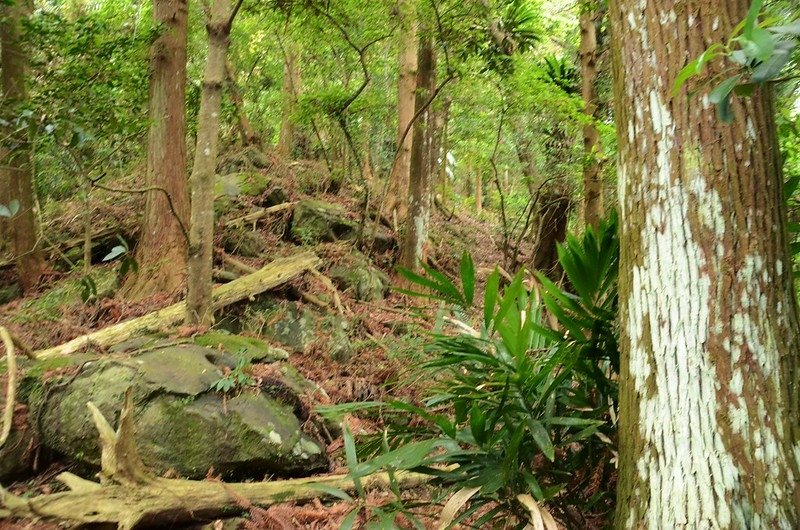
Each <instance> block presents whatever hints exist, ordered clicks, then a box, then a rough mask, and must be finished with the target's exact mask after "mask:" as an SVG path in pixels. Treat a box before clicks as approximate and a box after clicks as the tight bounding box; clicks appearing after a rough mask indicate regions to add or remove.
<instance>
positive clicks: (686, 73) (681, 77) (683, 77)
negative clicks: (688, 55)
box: [672, 59, 700, 96]
mask: <svg viewBox="0 0 800 530" xmlns="http://www.w3.org/2000/svg"><path fill="white" fill-rule="evenodd" d="M699 62H700V61H699V60H698V59H695V60H694V61H692V62H690V63H689V64H687V65H686V66H684V67H683V68H682V69H681V71H680V72H678V77H676V78H675V83H673V85H672V95H673V96H677V95H678V94H679V93H680V91H681V88H683V85H684V84H685V83H686V81H688V80H689V79H690V78H691V77H693V76H695V75H697V65H698V64H699Z"/></svg>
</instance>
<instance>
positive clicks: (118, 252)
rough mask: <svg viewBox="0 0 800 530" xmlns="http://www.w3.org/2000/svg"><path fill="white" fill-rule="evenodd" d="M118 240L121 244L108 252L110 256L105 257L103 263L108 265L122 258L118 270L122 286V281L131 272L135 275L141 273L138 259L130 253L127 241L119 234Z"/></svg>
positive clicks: (118, 277)
mask: <svg viewBox="0 0 800 530" xmlns="http://www.w3.org/2000/svg"><path fill="white" fill-rule="evenodd" d="M117 239H118V240H119V242H120V244H119V245H116V246H115V247H114V248H112V249H111V250H110V251H109V252H108V254H106V255H105V256H103V260H102V261H103V263H107V262H110V261H113V260H115V259H117V258H120V263H119V268H118V269H117V283H118V284H121V283H122V279H123V278H124V277H125V275H126V274H128V273H129V272H133V273H134V274H135V273H137V272H139V264H138V263H137V261H136V258H135V257H134V256H133V253H132V252H131V251H130V247H129V246H128V242H127V241H125V239H124V238H123V237H122V236H120V235H119V234H117Z"/></svg>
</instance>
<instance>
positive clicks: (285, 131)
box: [278, 39, 301, 157]
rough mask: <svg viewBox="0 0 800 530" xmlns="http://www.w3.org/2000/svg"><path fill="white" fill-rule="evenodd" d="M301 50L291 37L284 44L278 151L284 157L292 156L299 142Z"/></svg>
mask: <svg viewBox="0 0 800 530" xmlns="http://www.w3.org/2000/svg"><path fill="white" fill-rule="evenodd" d="M299 61H300V50H299V48H298V46H297V44H296V43H295V42H293V41H292V40H291V39H290V40H289V41H287V43H286V45H285V46H284V59H283V89H282V92H281V93H282V94H283V95H282V98H281V101H282V103H281V131H280V136H279V138H278V153H279V154H280V155H282V156H284V157H290V156H292V152H293V151H294V148H295V145H296V144H297V138H296V135H297V133H296V132H295V123H294V112H295V107H297V98H298V97H300V83H301V80H300V65H299V64H298V62H299Z"/></svg>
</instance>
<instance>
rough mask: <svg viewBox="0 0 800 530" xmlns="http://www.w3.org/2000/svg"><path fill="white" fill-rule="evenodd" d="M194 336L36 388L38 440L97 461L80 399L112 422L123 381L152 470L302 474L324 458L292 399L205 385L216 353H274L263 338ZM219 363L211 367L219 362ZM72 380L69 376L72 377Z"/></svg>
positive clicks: (217, 372)
mask: <svg viewBox="0 0 800 530" xmlns="http://www.w3.org/2000/svg"><path fill="white" fill-rule="evenodd" d="M198 342H200V343H207V344H215V343H216V344H215V345H219V344H225V345H224V347H223V349H216V348H214V349H212V348H207V347H204V346H201V345H199V344H173V345H166V346H164V347H159V348H157V349H150V350H149V351H146V352H144V353H141V354H139V355H134V356H133V357H130V358H104V359H101V360H97V361H96V362H92V363H88V364H83V365H82V371H81V372H80V373H78V374H77V375H75V376H68V377H66V378H64V381H61V382H57V381H51V382H49V383H48V385H47V386H46V387H45V390H44V392H41V393H37V394H35V395H32V398H31V410H32V413H33V414H34V415H35V416H36V417H39V418H40V421H39V425H41V433H40V436H41V441H42V443H43V445H44V446H45V447H47V448H49V449H50V450H52V451H55V452H57V453H59V454H62V455H64V456H65V457H66V458H67V459H68V460H71V461H74V462H76V463H79V464H84V465H89V466H93V467H96V466H97V465H98V464H99V458H100V451H99V446H98V442H97V433H96V431H95V428H94V425H93V423H92V421H91V418H90V415H89V411H88V409H87V407H86V403H87V402H88V401H91V402H92V403H94V404H95V405H96V406H97V407H98V408H99V409H100V411H101V412H102V413H103V414H104V415H105V416H106V418H108V419H109V420H111V422H112V423H114V421H115V420H116V418H117V417H118V415H119V412H120V409H121V405H122V402H123V397H124V394H125V391H126V389H127V388H128V387H133V396H134V403H135V410H136V430H137V436H136V438H137V439H136V441H137V446H138V448H139V452H140V454H141V456H142V460H143V461H144V463H145V465H146V466H148V467H149V468H150V469H151V470H153V471H154V472H155V473H159V474H160V473H164V472H166V471H168V470H170V469H173V470H175V471H177V472H178V473H179V474H180V475H182V476H185V477H190V478H200V477H203V476H205V474H206V473H207V471H208V469H210V468H213V469H214V470H215V471H216V472H218V473H221V474H222V475H223V476H225V477H236V478H254V479H261V478H263V476H264V475H265V474H278V475H302V474H308V473H313V472H314V471H317V470H320V469H323V468H324V467H325V466H326V465H327V458H326V456H325V451H324V450H323V448H322V447H321V445H320V444H319V443H318V442H316V441H314V440H313V439H311V438H309V437H308V436H306V435H305V434H303V433H302V431H301V428H300V420H299V419H298V418H297V417H296V416H295V414H294V408H293V405H292V404H291V403H289V404H287V403H284V402H282V401H278V400H276V399H273V398H271V397H269V396H268V395H267V394H266V393H256V392H251V391H250V390H249V389H247V388H239V389H234V391H232V392H231V394H229V396H228V397H227V398H226V399H224V398H223V396H222V395H221V394H219V393H216V392H212V391H211V390H210V388H211V386H212V385H213V384H214V383H216V382H217V381H219V380H220V378H222V377H223V371H222V370H221V369H220V366H219V365H222V366H225V365H228V366H229V364H228V362H226V359H225V357H224V355H223V356H221V352H224V353H226V354H227V355H235V354H233V353H228V352H227V351H226V350H227V349H234V348H236V351H239V350H240V349H243V348H239V347H238V346H239V345H240V344H246V345H247V351H252V352H254V353H255V352H256V346H258V347H259V348H261V349H262V351H261V353H257V354H256V356H261V358H262V359H263V358H265V357H266V356H267V355H268V354H270V353H274V352H271V351H270V350H269V348H268V347H267V346H265V345H264V344H263V343H261V342H260V341H257V340H255V339H253V340H250V339H247V338H245V337H238V341H237V338H234V337H232V336H223V334H220V335H219V336H214V335H213V334H207V335H205V336H203V337H201V338H199V340H198ZM215 363H217V364H215ZM73 377H74V378H73Z"/></svg>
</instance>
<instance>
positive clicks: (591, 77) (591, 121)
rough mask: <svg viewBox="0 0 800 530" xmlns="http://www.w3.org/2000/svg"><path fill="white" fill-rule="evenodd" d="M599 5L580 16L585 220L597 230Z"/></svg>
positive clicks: (600, 205) (599, 204)
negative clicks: (585, 119)
mask: <svg viewBox="0 0 800 530" xmlns="http://www.w3.org/2000/svg"><path fill="white" fill-rule="evenodd" d="M597 17H598V10H597V6H596V5H593V4H590V5H587V6H584V7H583V8H582V10H581V15H580V29H581V46H580V58H581V94H582V96H583V104H584V112H585V113H586V117H587V122H586V123H585V124H584V126H583V219H584V222H585V223H586V226H592V227H594V228H595V229H596V228H597V226H598V225H599V224H600V217H601V215H602V211H603V203H602V200H603V195H602V186H601V181H600V164H599V162H598V151H599V149H600V135H599V133H598V132H597V125H596V120H597V90H596V88H595V84H596V83H597V32H596V22H597Z"/></svg>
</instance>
